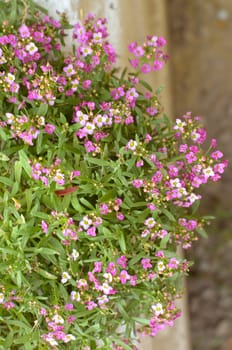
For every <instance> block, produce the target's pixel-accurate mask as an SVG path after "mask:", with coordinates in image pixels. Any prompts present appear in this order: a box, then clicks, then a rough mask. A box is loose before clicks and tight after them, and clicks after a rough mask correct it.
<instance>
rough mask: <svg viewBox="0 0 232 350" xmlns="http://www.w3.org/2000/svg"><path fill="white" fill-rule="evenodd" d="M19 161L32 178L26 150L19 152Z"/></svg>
mask: <svg viewBox="0 0 232 350" xmlns="http://www.w3.org/2000/svg"><path fill="white" fill-rule="evenodd" d="M19 160H20V162H21V165H22V167H23V169H24V170H25V172H26V174H27V175H28V176H29V177H31V166H30V160H29V158H28V157H27V155H26V153H25V152H24V150H22V149H21V150H20V151H19Z"/></svg>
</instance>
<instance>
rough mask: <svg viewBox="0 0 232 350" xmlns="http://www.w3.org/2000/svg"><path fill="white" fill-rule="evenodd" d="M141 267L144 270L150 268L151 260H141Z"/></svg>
mask: <svg viewBox="0 0 232 350" xmlns="http://www.w3.org/2000/svg"><path fill="white" fill-rule="evenodd" d="M141 265H142V267H143V268H144V270H147V269H150V268H152V264H151V259H142V260H141Z"/></svg>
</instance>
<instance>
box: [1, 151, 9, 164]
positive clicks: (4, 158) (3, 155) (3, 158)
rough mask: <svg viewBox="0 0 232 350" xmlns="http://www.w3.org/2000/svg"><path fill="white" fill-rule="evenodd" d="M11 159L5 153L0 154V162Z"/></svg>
mask: <svg viewBox="0 0 232 350" xmlns="http://www.w3.org/2000/svg"><path fill="white" fill-rule="evenodd" d="M9 159H10V158H9V157H7V155H6V154H5V153H2V152H0V161H3V162H7V161H8V160H9Z"/></svg>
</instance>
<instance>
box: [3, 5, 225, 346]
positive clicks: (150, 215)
mask: <svg viewBox="0 0 232 350" xmlns="http://www.w3.org/2000/svg"><path fill="white" fill-rule="evenodd" d="M0 5H1V8H2V9H3V10H2V11H3V12H2V13H1V16H2V18H3V20H2V22H1V29H0V31H1V32H0V86H1V94H0V109H1V115H0V137H1V153H0V159H1V160H0V167H1V176H0V184H1V192H0V218H1V227H0V241H1V246H0V250H1V272H0V274H1V282H0V310H1V318H0V323H1V335H0V345H1V348H3V349H26V350H27V349H50V348H53V349H58V348H59V349H66V348H67V349H83V350H87V349H91V350H92V349H102V350H103V349H105V350H108V349H118V350H119V349H128V350H129V349H137V347H136V345H135V343H134V340H133V339H134V338H136V334H137V335H138V334H139V335H141V334H144V335H146V334H147V335H151V336H155V335H156V334H157V332H158V331H159V330H162V329H164V328H165V327H167V326H172V325H173V322H174V320H175V319H176V318H177V317H179V315H180V311H179V310H178V309H177V308H176V306H175V303H174V302H175V299H176V298H178V297H180V296H181V293H182V287H181V281H182V278H183V276H184V275H185V274H186V273H187V271H188V268H189V262H188V261H186V260H185V259H183V258H181V256H179V255H178V254H177V248H178V247H182V248H184V249H188V248H189V247H190V246H191V244H192V242H193V241H194V240H197V237H198V234H203V235H204V225H205V224H207V222H208V220H209V217H199V216H198V215H197V214H196V210H197V207H198V205H199V201H200V199H201V194H200V192H199V188H201V187H202V186H203V185H204V184H206V183H208V182H215V181H218V180H219V179H220V178H221V175H222V173H223V172H224V169H225V167H226V166H227V161H225V160H223V154H222V153H221V152H220V151H219V150H218V149H217V145H216V141H215V140H212V141H211V144H210V146H209V148H208V150H205V147H204V144H205V141H206V131H205V129H204V128H203V126H202V125H201V122H200V118H199V117H193V116H192V115H191V113H186V115H184V116H183V117H182V118H179V119H176V121H175V123H172V122H171V121H170V120H169V119H168V118H167V117H166V116H165V115H164V114H163V112H162V106H161V103H160V101H159V96H158V92H157V93H154V92H153V91H152V88H151V87H150V86H149V85H148V84H147V83H146V82H144V81H143V80H142V79H141V76H142V75H143V74H145V73H152V72H153V71H156V70H159V69H161V68H162V66H163V64H164V63H165V61H166V60H167V55H166V54H165V53H164V52H163V47H164V46H165V43H166V42H165V39H164V38H162V37H157V36H149V37H147V40H146V42H145V43H144V44H143V45H141V46H139V45H138V44H137V43H135V42H134V43H131V44H130V45H129V51H130V54H131V56H132V58H131V60H130V64H131V69H130V71H129V73H127V71H126V70H124V71H123V72H122V73H120V71H118V70H117V69H115V68H114V65H115V62H116V54H115V51H114V49H113V47H112V46H111V44H110V43H109V42H108V39H107V37H108V33H107V27H106V19H96V18H95V17H94V15H92V14H89V15H88V16H87V18H86V19H85V21H84V23H77V24H76V25H75V26H74V28H73V44H74V45H75V46H74V49H73V53H72V54H70V55H64V54H63V53H62V51H61V45H62V43H63V38H64V29H65V28H66V27H69V26H68V25H67V23H66V21H65V18H61V22H58V21H57V20H54V19H53V18H51V17H49V16H48V15H46V14H45V15H43V14H42V12H40V11H39V9H38V7H36V6H35V4H33V3H31V2H25V1H12V2H11V4H10V3H9V2H8V3H7V4H6V3H5V2H3V1H1V2H0ZM4 11H5V12H4ZM9 14H10V15H9ZM12 23H14V25H12Z"/></svg>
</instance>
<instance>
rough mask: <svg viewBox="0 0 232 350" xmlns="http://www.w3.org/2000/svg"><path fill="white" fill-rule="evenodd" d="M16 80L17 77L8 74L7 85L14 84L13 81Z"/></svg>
mask: <svg viewBox="0 0 232 350" xmlns="http://www.w3.org/2000/svg"><path fill="white" fill-rule="evenodd" d="M14 80H15V76H14V75H13V74H11V73H8V74H7V76H6V77H5V81H6V82H7V83H10V84H11V83H13V81H14Z"/></svg>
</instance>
